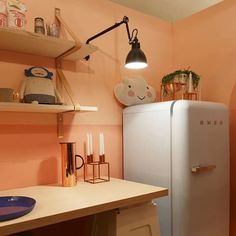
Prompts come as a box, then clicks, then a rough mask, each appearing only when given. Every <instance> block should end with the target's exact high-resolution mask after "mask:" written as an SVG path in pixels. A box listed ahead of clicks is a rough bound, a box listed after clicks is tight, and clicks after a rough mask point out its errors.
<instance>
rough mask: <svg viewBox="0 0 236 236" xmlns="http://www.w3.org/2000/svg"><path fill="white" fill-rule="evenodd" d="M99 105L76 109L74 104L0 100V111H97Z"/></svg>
mask: <svg viewBox="0 0 236 236" xmlns="http://www.w3.org/2000/svg"><path fill="white" fill-rule="evenodd" d="M97 110H98V109H97V107H91V106H78V108H77V107H76V108H75V109H74V106H73V105H45V104H30V103H16V102H0V111H1V112H2V111H6V112H33V113H35V112H36V113H62V112H70V111H80V112H87V111H97Z"/></svg>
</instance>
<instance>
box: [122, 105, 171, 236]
mask: <svg viewBox="0 0 236 236" xmlns="http://www.w3.org/2000/svg"><path fill="white" fill-rule="evenodd" d="M171 104H172V102H166V103H155V104H146V105H138V106H135V107H129V108H126V109H125V110H124V112H123V137H124V144H123V145H124V177H125V179H127V180H132V181H137V182H141V183H146V184H152V185H156V186H160V187H166V188H168V189H169V192H171V190H170V188H171V182H170V180H171V179H170V176H171V173H170V153H171V150H170V133H171V131H170V121H171V120H170V110H171V109H170V108H171ZM157 204H158V213H159V217H160V229H161V235H164V236H171V198H170V196H168V197H164V198H161V199H158V202H157Z"/></svg>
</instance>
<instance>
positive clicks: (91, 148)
mask: <svg viewBox="0 0 236 236" xmlns="http://www.w3.org/2000/svg"><path fill="white" fill-rule="evenodd" d="M89 144H90V155H92V154H93V136H92V134H91V133H89Z"/></svg>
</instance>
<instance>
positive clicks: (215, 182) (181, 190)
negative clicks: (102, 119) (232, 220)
mask: <svg viewBox="0 0 236 236" xmlns="http://www.w3.org/2000/svg"><path fill="white" fill-rule="evenodd" d="M123 139H124V140H123V145H124V178H125V179H126V180H131V181H136V182H141V183H146V184H152V185H156V186H161V187H167V188H168V189H169V196H168V197H163V198H161V199H159V200H157V206H158V214H159V218H160V228H161V236H228V235H229V125H228V110H227V108H226V106H225V105H223V104H219V103H212V102H203V101H186V100H178V101H169V102H160V103H152V104H144V105H137V106H131V107H127V108H125V109H124V111H123Z"/></svg>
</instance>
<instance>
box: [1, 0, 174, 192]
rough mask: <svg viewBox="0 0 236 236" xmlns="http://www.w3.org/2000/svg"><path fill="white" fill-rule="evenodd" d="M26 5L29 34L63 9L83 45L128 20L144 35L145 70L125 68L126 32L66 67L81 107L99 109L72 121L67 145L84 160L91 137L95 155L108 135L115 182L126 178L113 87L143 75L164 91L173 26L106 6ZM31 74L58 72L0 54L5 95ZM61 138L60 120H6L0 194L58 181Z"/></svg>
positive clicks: (44, 61)
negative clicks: (89, 134) (161, 81)
mask: <svg viewBox="0 0 236 236" xmlns="http://www.w3.org/2000/svg"><path fill="white" fill-rule="evenodd" d="M24 2H25V3H26V5H27V7H28V13H27V26H26V29H27V30H28V31H33V28H34V26H33V25H34V18H35V17H38V16H41V17H43V18H44V20H45V22H47V21H50V22H52V21H53V20H54V8H55V7H58V8H60V9H61V15H62V17H63V18H64V19H65V20H66V22H67V23H68V25H70V27H71V29H72V30H73V31H74V32H75V33H76V34H77V36H78V37H79V39H80V40H81V41H86V39H87V38H89V37H90V36H92V35H94V34H96V33H97V32H100V31H101V30H103V29H105V28H107V27H109V26H111V25H113V24H114V23H115V22H119V21H121V20H122V18H123V16H124V15H127V16H128V17H129V19H130V28H131V29H133V28H134V27H137V28H138V30H139V37H138V38H139V39H140V41H141V46H142V48H143V50H144V51H145V53H146V55H147V57H148V61H149V67H148V68H147V69H145V70H142V71H139V72H134V71H128V70H126V69H124V67H123V62H124V60H125V57H126V54H127V53H128V51H129V50H130V47H129V45H128V38H127V35H126V29H125V26H121V27H119V28H118V29H116V30H113V31H112V32H110V33H108V34H107V35H104V36H103V37H101V38H98V39H97V40H95V41H94V42H93V44H94V45H96V46H98V47H99V51H98V52H96V53H94V54H93V55H92V56H91V59H90V61H88V62H85V61H78V62H76V63H64V64H63V69H64V72H65V75H66V76H67V78H68V81H69V83H70V84H71V87H72V89H73V92H74V93H75V95H76V97H77V99H78V100H79V101H80V103H81V104H82V105H91V106H97V107H98V109H99V111H98V112H93V113H77V114H75V115H73V114H66V115H65V117H64V123H65V137H64V138H63V141H66V140H68V141H76V142H77V151H78V153H80V154H84V142H85V140H86V132H92V133H93V134H94V137H95V140H94V141H95V152H97V151H98V150H97V140H98V133H99V132H101V131H103V132H104V135H105V145H106V146H105V149H106V155H107V160H109V161H110V162H111V175H112V176H114V177H121V176H122V106H120V105H119V104H118V103H117V101H116V100H115V98H114V96H113V87H114V85H115V84H116V83H117V82H119V81H120V80H121V79H122V78H123V77H124V76H125V75H132V74H141V75H143V76H145V77H146V79H147V80H148V83H150V84H151V85H153V86H154V87H156V89H158V87H159V78H160V76H161V75H162V74H163V73H165V72H166V71H170V69H171V63H172V61H171V60H172V52H173V50H172V26H171V24H169V23H166V22H164V21H162V20H159V19H156V18H153V17H150V16H146V15H144V14H141V13H138V12H136V11H133V10H130V9H128V8H125V7H121V6H119V5H116V4H114V3H111V2H110V1H107V0H99V1H94V0H68V1H64V0H41V1H32V0H25V1H24ZM63 35H65V34H63ZM19 43H24V42H19ZM30 66H45V67H48V68H49V70H52V71H53V72H54V60H52V59H50V58H43V57H36V56H31V55H23V54H17V53H14V52H4V51H0V72H1V80H0V87H12V88H15V89H18V88H19V86H20V83H21V81H22V80H24V75H23V71H24V69H25V68H28V67H30ZM56 135H57V134H56V116H55V115H52V114H33V113H31V114H23V113H3V112H1V113H0V189H7V188H15V187H22V186H30V185H35V184H46V183H54V182H57V181H60V146H59V142H60V141H61V140H59V139H57V136H56ZM80 173H81V171H80Z"/></svg>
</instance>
